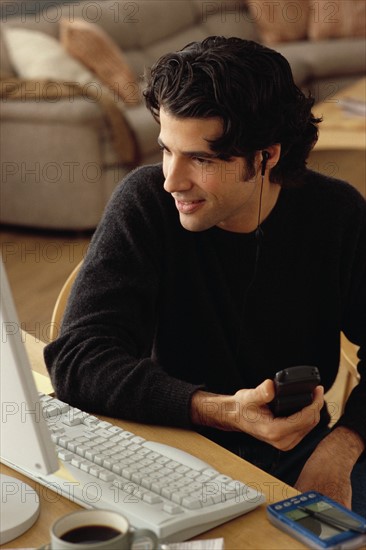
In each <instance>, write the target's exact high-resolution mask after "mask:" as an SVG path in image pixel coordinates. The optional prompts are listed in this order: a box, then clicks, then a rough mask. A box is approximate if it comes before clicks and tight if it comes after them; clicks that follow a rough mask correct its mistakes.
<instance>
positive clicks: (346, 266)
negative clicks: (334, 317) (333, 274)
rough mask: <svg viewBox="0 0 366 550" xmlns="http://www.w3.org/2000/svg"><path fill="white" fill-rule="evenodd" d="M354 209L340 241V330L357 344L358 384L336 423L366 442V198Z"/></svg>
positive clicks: (358, 201) (359, 201)
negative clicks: (342, 306) (341, 293)
mask: <svg viewBox="0 0 366 550" xmlns="http://www.w3.org/2000/svg"><path fill="white" fill-rule="evenodd" d="M356 198H357V199H358V200H357V208H351V209H350V211H351V212H353V216H352V220H351V221H350V223H349V224H348V226H346V227H347V229H348V230H347V232H345V238H344V241H343V250H342V257H343V259H345V260H346V261H344V262H343V273H342V277H343V281H344V285H343V288H344V296H343V303H344V304H345V307H344V309H343V319H342V330H343V332H344V334H345V335H346V337H347V338H348V339H349V340H350V341H351V342H353V343H354V344H356V345H358V346H360V349H359V352H358V358H359V362H358V372H359V374H360V381H359V384H358V385H357V386H356V387H355V388H354V389H353V391H352V392H351V395H350V396H349V398H348V400H347V403H346V407H345V410H344V414H343V415H342V416H341V418H340V419H339V421H338V422H337V423H336V424H335V426H334V428H335V427H337V426H345V427H348V428H350V429H352V430H354V431H356V432H357V433H359V434H360V435H361V437H363V439H364V441H365V444H366V406H365V403H366V201H365V200H364V199H363V198H361V197H356Z"/></svg>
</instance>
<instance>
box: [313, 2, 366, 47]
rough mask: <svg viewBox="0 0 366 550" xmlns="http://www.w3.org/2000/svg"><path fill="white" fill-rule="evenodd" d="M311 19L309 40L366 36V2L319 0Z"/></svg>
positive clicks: (315, 4)
mask: <svg viewBox="0 0 366 550" xmlns="http://www.w3.org/2000/svg"><path fill="white" fill-rule="evenodd" d="M312 10H313V13H312V14H311V16H310V18H309V30H308V33H309V38H310V39H312V40H324V39H326V38H344V37H357V36H365V35H366V25H365V19H366V2H365V1H364V0H332V2H329V0H317V2H316V3H314V4H313V6H312Z"/></svg>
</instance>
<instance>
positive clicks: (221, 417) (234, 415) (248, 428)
mask: <svg viewBox="0 0 366 550" xmlns="http://www.w3.org/2000/svg"><path fill="white" fill-rule="evenodd" d="M323 393H324V392H323V388H322V386H318V387H317V388H315V391H314V400H313V403H312V404H311V405H309V406H307V407H304V408H303V409H302V410H301V411H299V412H298V413H295V414H293V415H291V416H288V417H285V418H274V416H273V414H272V413H271V411H270V410H269V408H268V403H269V402H270V401H272V399H273V398H274V396H275V389H274V383H273V381H272V380H269V379H268V380H265V381H264V382H262V384H260V385H259V386H257V387H256V388H253V389H250V390H239V391H238V392H236V393H235V394H234V395H217V394H210V393H207V392H203V391H197V392H196V393H194V394H193V397H192V402H191V418H192V422H193V423H194V424H199V425H205V426H211V427H215V428H218V429H221V430H226V431H242V432H245V433H248V434H250V435H252V436H253V437H255V438H257V439H259V440H261V441H264V442H266V443H269V444H270V445H272V446H273V447H276V448H277V449H279V450H281V451H288V450H290V449H292V448H293V447H295V446H296V445H297V444H298V443H299V442H300V441H301V440H302V439H303V437H305V435H306V434H308V433H309V432H310V431H311V430H312V429H313V428H314V426H315V425H316V424H317V423H318V422H319V419H320V409H321V408H322V406H323V404H324V399H323Z"/></svg>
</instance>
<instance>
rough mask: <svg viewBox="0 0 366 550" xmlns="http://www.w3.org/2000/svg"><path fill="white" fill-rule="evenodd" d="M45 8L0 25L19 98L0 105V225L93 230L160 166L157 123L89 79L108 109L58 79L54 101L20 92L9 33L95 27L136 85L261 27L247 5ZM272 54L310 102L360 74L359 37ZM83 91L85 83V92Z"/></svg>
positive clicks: (144, 0)
mask: <svg viewBox="0 0 366 550" xmlns="http://www.w3.org/2000/svg"><path fill="white" fill-rule="evenodd" d="M51 4H53V7H52V8H49V9H48V10H47V11H45V12H42V13H38V15H36V16H32V17H31V16H30V15H29V14H28V15H27V16H25V14H24V13H21V12H17V13H13V14H11V16H10V15H9V16H8V17H6V18H4V19H3V21H2V22H1V27H0V30H1V67H2V76H3V77H7V79H6V80H2V84H3V91H4V86H5V84H4V83H9V80H8V77H9V76H10V77H13V79H14V78H15V80H13V83H14V82H15V87H16V90H17V91H18V97H17V98H16V96H14V95H13V96H12V93H10V94H8V95H6V94H4V97H2V99H1V111H0V119H1V120H0V122H1V130H0V140H1V141H0V151H1V172H2V182H1V206H0V221H1V222H2V223H5V224H16V225H22V226H30V227H32V226H33V227H40V228H56V229H72V230H86V229H93V228H94V227H95V226H96V224H97V223H98V221H99V219H100V216H101V214H102V211H103V209H104V207H105V204H106V202H107V201H108V199H109V197H110V194H111V192H112V191H113V189H114V188H115V186H116V185H117V183H118V182H119V181H120V179H121V178H122V177H123V176H124V175H125V174H126V173H127V172H128V171H129V170H130V169H131V167H133V166H136V165H138V164H146V163H151V162H156V161H158V160H159V159H160V154H159V150H158V147H157V142H156V138H157V135H158V127H157V124H156V122H155V121H154V120H153V119H152V117H151V115H150V114H149V113H148V111H147V110H146V108H145V107H144V105H143V102H140V103H139V104H137V105H136V104H134V103H132V104H131V103H129V102H128V101H127V102H124V101H123V100H122V99H121V97H120V96H119V95H117V94H113V93H112V94H111V93H109V92H110V90H109V91H108V90H107V87H106V85H105V83H103V82H100V81H99V80H98V78H95V75H94V76H93V78H92V80H93V82H94V83H99V84H98V85H100V90H103V93H104V92H105V93H106V94H107V92H108V93H109V96H108V97H109V99H111V98H112V97H113V100H112V101H110V102H109V107H110V108H112V107H113V108H112V110H109V111H108V109H107V110H106V108H105V107H106V105H105V103H104V102H102V101H99V100H96V99H95V98H94V97H90V94H85V93H81V94H79V93H76V94H75V93H74V94H73V95H72V96H70V95H69V96H67V94H66V95H63V94H62V93H60V90H63V88H62V86H64V84H65V79H64V78H63V77H62V74H61V75H59V77H58V79H56V81H55V82H58V85H59V87H58V88H54V90H53V92H55V90H56V93H53V95H52V94H51V95H48V93H47V95H45V94H44V92H43V91H42V90H44V88H41V93H39V89H38V95H37V94H36V91H37V90H36V88H35V83H34V81H29V82H28V83H27V82H26V87H25V88H21V87H20V82H19V85H18V84H17V82H18V81H17V78H18V76H19V75H17V72H16V68H15V66H14V63H13V59H14V54H13V58H12V56H11V55H10V53H11V52H10V51H9V46H8V43H7V41H6V32H7V29H9V28H10V27H12V28H21V29H30V30H37V31H40V32H42V33H45V34H47V35H48V36H51V37H55V38H57V39H58V38H59V36H60V25H61V21H62V20H65V18H66V19H68V20H69V21H70V20H72V21H74V20H80V19H84V20H85V21H87V22H88V23H93V24H97V25H98V26H100V28H101V29H103V30H104V31H105V33H106V34H107V35H108V36H109V37H110V38H111V39H112V40H113V41H114V43H115V44H117V45H118V47H119V48H120V51H121V52H123V55H124V56H125V59H126V60H127V63H128V66H129V67H130V69H131V71H132V72H133V73H134V75H136V78H137V80H136V82H137V83H138V85H139V86H140V82H139V80H138V78H139V77H140V76H141V75H143V73H144V69H145V68H146V67H148V66H150V65H151V64H152V63H153V62H154V61H155V60H156V59H157V58H158V57H159V56H160V55H162V54H163V53H166V52H167V51H170V50H173V49H177V48H180V47H183V46H184V45H185V44H186V43H188V42H190V41H193V40H200V39H203V38H204V37H206V36H208V35H212V34H222V35H225V36H239V37H242V38H247V39H253V40H257V41H261V40H262V38H261V35H260V32H259V28H258V24H257V23H258V21H255V18H254V17H253V14H251V13H250V12H249V11H248V6H247V5H245V2H244V0H236V1H232V0H221V1H218V0H213V1H210V2H208V1H203V0H182V1H181V0H134V1H133V2H131V1H129V0H120V1H118V2H116V0H111V1H109V0H104V1H103V2H88V0H85V1H81V2H76V3H75V5H73V6H72V11H70V9H71V8H70V5H62V6H57V7H56V6H55V5H54V4H55V3H54V2H52V3H51ZM274 47H276V49H278V50H280V51H281V52H282V53H283V54H284V55H285V56H286V57H287V58H288V60H289V61H290V63H291V66H292V69H293V72H294V76H295V80H296V82H297V83H298V85H299V86H301V87H302V88H304V89H311V90H312V92H313V93H314V94H315V96H316V98H317V99H322V98H323V97H324V96H327V95H328V94H329V93H330V91H332V90H339V89H340V87H342V86H344V85H346V84H347V83H348V82H350V81H352V80H354V79H356V78H358V77H360V76H361V75H363V74H364V72H365V68H366V60H365V40H364V39H363V38H338V39H325V40H317V41H310V40H307V39H303V40H292V41H290V42H281V43H279V44H278V45H276V46H274ZM22 84H24V82H23V83H22ZM134 85H135V86H136V83H135V84H134ZM27 86H28V88H27ZM32 86H33V88H32ZM85 86H86V84H85V81H84V88H83V89H84V90H85ZM50 89H51V88H50V85H49V84H48V87H47V90H48V91H49V90H50ZM87 89H88V87H87ZM89 89H91V88H90V87H89ZM134 90H135V91H136V88H134ZM5 91H8V88H5ZM79 91H80V90H79ZM111 103H113V105H111ZM117 110H118V112H117ZM118 113H119V114H118ZM118 117H120V119H119V118H118ZM113 124H114V126H115V128H114V129H113ZM116 127H117V133H118V132H119V130H118V128H120V127H123V132H124V133H122V135H119V136H118V140H117V143H118V147H116V140H115V137H116V135H115V133H114V132H116Z"/></svg>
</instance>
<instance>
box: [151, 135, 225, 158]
mask: <svg viewBox="0 0 366 550" xmlns="http://www.w3.org/2000/svg"><path fill="white" fill-rule="evenodd" d="M158 144H159V145H160V147H163V148H164V149H166V150H167V151H169V147H167V146H166V145H165V144H164V142H163V140H162V139H161V138H160V137H159V138H158ZM182 155H184V156H185V157H200V158H207V159H217V158H219V155H218V154H217V153H210V152H209V151H182Z"/></svg>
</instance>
